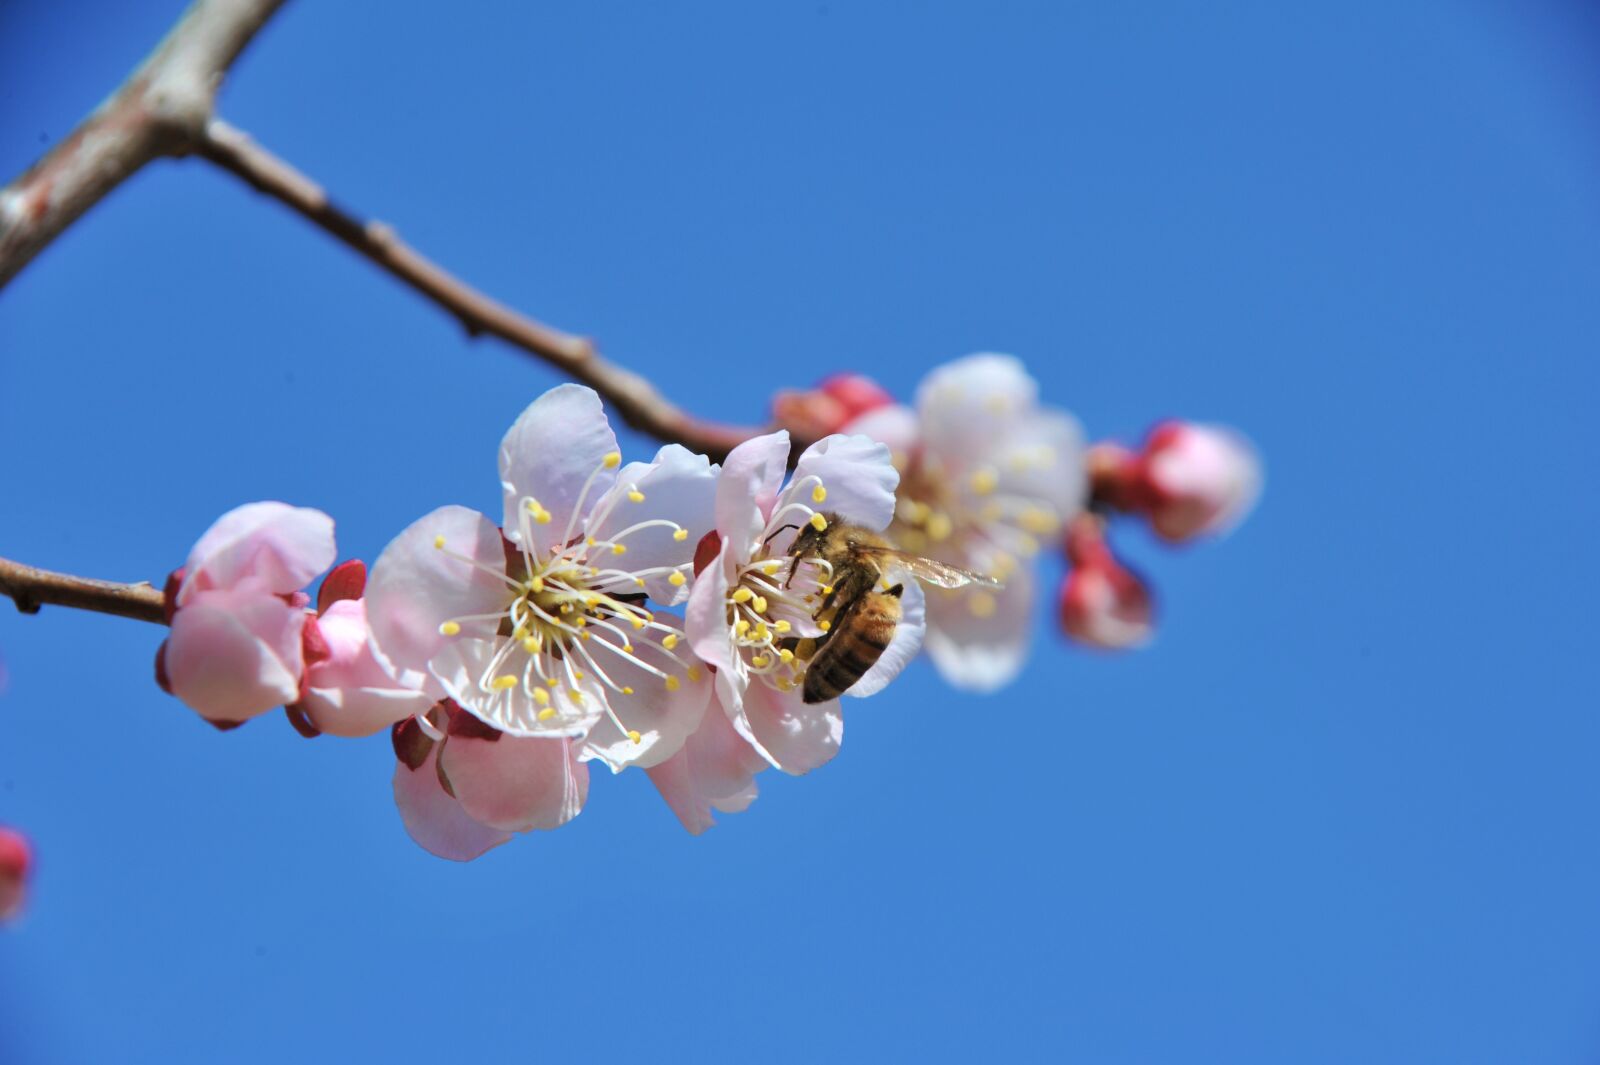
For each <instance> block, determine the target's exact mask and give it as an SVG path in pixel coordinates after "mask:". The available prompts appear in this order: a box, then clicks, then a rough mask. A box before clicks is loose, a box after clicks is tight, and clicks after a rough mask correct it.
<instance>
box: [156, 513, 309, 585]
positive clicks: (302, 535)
mask: <svg viewBox="0 0 1600 1065" xmlns="http://www.w3.org/2000/svg"><path fill="white" fill-rule="evenodd" d="M335 557H336V549H335V546H334V542H333V519H332V518H330V517H328V515H326V514H324V513H322V511H320V510H312V509H311V508H309V507H291V506H290V505H289V504H287V503H274V502H268V503H247V504H245V505H244V506H242V507H236V508H234V509H233V510H230V511H229V512H228V513H226V514H224V515H223V516H222V517H220V518H218V519H217V521H216V523H215V524H213V525H212V526H211V528H209V529H207V530H206V532H205V534H204V535H203V536H201V537H200V539H199V541H198V542H197V543H196V544H195V545H194V548H193V549H192V550H190V552H189V560H188V562H186V563H185V564H184V571H185V573H184V580H183V584H182V586H181V587H180V588H179V589H178V597H177V601H178V605H179V606H184V605H186V604H187V603H188V601H189V598H190V597H191V596H193V595H194V594H196V593H197V592H201V591H204V590H206V589H210V588H228V587H231V586H233V585H235V584H237V583H238V582H239V581H241V580H243V579H245V578H246V577H255V578H257V579H259V580H260V581H262V582H263V583H264V584H265V586H266V587H267V589H268V590H270V591H272V592H275V593H277V594H279V595H287V594H289V593H290V592H297V591H299V590H300V589H301V588H304V587H305V586H306V585H307V584H309V583H311V580H312V579H313V578H314V577H316V575H317V574H319V573H321V572H322V571H323V570H325V569H327V568H328V567H329V566H331V565H333V560H334V558H335Z"/></svg>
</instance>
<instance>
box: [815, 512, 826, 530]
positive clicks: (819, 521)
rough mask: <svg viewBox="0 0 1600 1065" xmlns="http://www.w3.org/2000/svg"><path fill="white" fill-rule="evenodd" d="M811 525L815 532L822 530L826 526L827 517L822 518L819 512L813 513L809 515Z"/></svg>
mask: <svg viewBox="0 0 1600 1065" xmlns="http://www.w3.org/2000/svg"><path fill="white" fill-rule="evenodd" d="M811 527H812V528H813V529H815V530H817V532H822V531H823V530H824V529H826V528H827V527H828V519H827V518H824V517H823V516H822V515H821V514H813V515H811Z"/></svg>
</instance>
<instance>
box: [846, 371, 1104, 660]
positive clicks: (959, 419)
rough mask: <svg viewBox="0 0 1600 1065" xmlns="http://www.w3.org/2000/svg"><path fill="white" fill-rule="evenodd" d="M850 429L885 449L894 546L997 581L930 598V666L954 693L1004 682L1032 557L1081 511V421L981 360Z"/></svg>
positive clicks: (1020, 650) (1030, 594) (1027, 620)
mask: <svg viewBox="0 0 1600 1065" xmlns="http://www.w3.org/2000/svg"><path fill="white" fill-rule="evenodd" d="M846 431H848V432H852V433H865V434H866V435H868V436H870V437H873V438H874V439H877V440H881V441H883V442H884V443H885V444H887V445H888V447H889V448H890V450H891V453H892V455H893V459H894V464H895V466H896V467H897V468H898V469H899V470H900V473H901V480H900V487H899V493H898V496H899V498H898V504H897V506H896V510H895V515H894V523H893V524H892V525H891V526H890V529H889V536H890V538H891V539H892V540H894V541H895V543H896V544H898V545H899V546H900V547H902V548H904V549H905V550H907V551H911V552H915V553H917V554H921V555H927V556H928V557H930V558H935V559H938V560H940V561H943V562H948V563H951V564H953V565H956V566H960V567H962V568H965V569H971V570H976V571H979V572H981V573H987V574H989V575H991V576H994V577H997V578H999V579H1001V580H1002V581H1003V582H1004V586H1003V587H1001V588H998V589H993V590H991V589H987V588H971V587H969V588H960V589H951V590H947V589H940V588H930V589H929V590H928V596H927V613H928V634H927V641H926V649H927V652H928V655H929V657H930V658H932V660H933V663H934V665H935V666H936V667H937V668H938V670H939V672H940V673H941V674H942V675H943V676H944V678H945V679H946V680H947V681H949V682H950V683H951V684H954V685H955V686H956V687H958V688H963V689H967V690H972V691H991V690H994V689H996V688H999V687H1001V686H1002V685H1004V684H1006V683H1008V682H1009V681H1011V680H1012V679H1013V678H1014V677H1015V676H1016V675H1017V673H1018V672H1019V671H1020V670H1021V668H1022V665H1023V663H1024V662H1025V661H1026V660H1027V656H1028V652H1029V648H1030V645H1031V641H1032V635H1033V627H1034V626H1033V600H1034V585H1035V581H1036V576H1035V573H1034V565H1033V561H1032V560H1033V556H1034V555H1035V554H1036V553H1037V552H1038V550H1039V547H1040V541H1041V539H1043V538H1053V537H1055V536H1058V535H1060V533H1061V530H1062V529H1063V528H1065V526H1066V523H1067V522H1068V521H1070V520H1071V519H1072V518H1073V516H1074V515H1076V514H1077V513H1078V512H1079V510H1080V509H1081V508H1082V506H1083V503H1084V496H1085V489H1086V485H1085V477H1084V468H1083V434H1082V431H1081V430H1080V428H1079V427H1078V423H1077V421H1076V420H1075V419H1073V418H1072V417H1071V416H1070V415H1068V414H1066V413H1065V412H1063V411H1059V410H1055V409H1052V408H1049V407H1043V406H1041V405H1040V404H1039V401H1038V385H1037V384H1035V382H1034V380H1033V378H1032V377H1030V376H1029V375H1028V373H1027V371H1026V370H1025V369H1024V368H1023V365H1022V363H1021V362H1019V361H1018V360H1017V359H1015V358H1013V357H1011V356H1009V355H994V354H979V355H969V356H967V357H965V358H961V359H957V360H955V361H954V362H950V363H947V364H945V365H943V366H941V367H938V368H936V369H934V370H933V371H932V372H930V373H929V374H928V376H927V377H926V378H924V379H923V382H922V384H921V385H920V386H919V387H918V389H917V398H916V405H915V407H914V408H913V407H905V406H887V407H880V408H877V409H875V410H873V411H871V412H869V413H868V414H866V415H864V416H863V417H861V418H858V419H857V420H856V421H854V422H852V423H850V425H849V426H848V427H847V430H846Z"/></svg>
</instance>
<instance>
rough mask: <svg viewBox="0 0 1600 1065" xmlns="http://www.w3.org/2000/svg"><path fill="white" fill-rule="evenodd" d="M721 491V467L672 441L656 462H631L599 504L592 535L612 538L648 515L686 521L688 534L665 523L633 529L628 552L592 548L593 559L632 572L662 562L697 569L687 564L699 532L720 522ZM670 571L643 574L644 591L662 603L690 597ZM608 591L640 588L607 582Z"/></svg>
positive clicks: (688, 573) (625, 543)
mask: <svg viewBox="0 0 1600 1065" xmlns="http://www.w3.org/2000/svg"><path fill="white" fill-rule="evenodd" d="M634 490H637V491H638V492H639V493H640V494H641V495H643V496H644V501H643V502H642V503H633V502H630V501H629V499H628V496H629V493H630V492H632V491H634ZM716 494H717V471H716V468H715V467H714V466H712V465H711V461H710V460H709V459H707V458H706V457H705V456H704V455H697V454H695V453H694V452H692V451H690V450H688V449H687V448H684V447H681V446H679V445H677V444H668V445H667V446H666V447H664V448H662V449H661V450H660V451H659V452H658V453H657V454H656V458H655V461H654V462H651V463H642V462H640V463H629V464H628V465H627V466H625V467H624V468H623V469H621V470H620V471H618V474H617V482H616V484H615V485H614V486H613V487H612V489H611V490H610V491H609V492H608V493H607V494H606V497H605V498H604V499H602V500H601V502H600V504H599V505H598V506H597V507H596V508H595V511H594V515H595V520H593V521H591V522H590V524H589V527H588V532H589V535H590V536H592V537H594V538H595V539H596V540H600V541H611V540H613V539H614V537H615V534H617V533H619V532H621V531H623V530H624V529H627V528H628V527H629V526H632V525H635V524H637V523H639V522H643V521H649V520H665V521H670V522H674V523H676V524H677V525H679V526H681V527H682V528H683V529H684V530H685V531H686V533H687V535H686V536H685V537H684V538H683V539H681V540H679V539H675V538H674V536H673V530H672V529H671V528H668V527H667V526H665V525H657V526H652V527H650V528H647V529H640V530H638V531H637V532H632V533H628V534H627V536H626V537H625V538H624V539H623V540H622V541H621V543H622V545H623V546H624V547H625V548H626V549H627V550H626V553H625V554H622V555H617V556H615V557H613V558H607V557H606V556H605V554H604V553H603V550H602V551H601V553H600V555H599V557H598V558H595V557H594V553H593V552H591V561H592V562H593V563H594V564H595V565H596V566H600V567H602V568H605V567H610V568H614V569H619V570H624V571H627V572H629V573H638V572H640V571H643V570H646V569H653V568H657V567H673V568H679V567H681V568H682V571H683V575H684V576H685V577H689V576H691V575H692V573H691V571H690V570H689V568H688V566H689V564H690V563H692V562H693V561H694V551H695V547H696V546H698V545H699V543H700V538H701V537H703V536H704V535H705V534H706V533H708V532H710V531H711V528H712V524H713V523H714V522H715V520H716V517H715V511H714V501H715V499H716ZM669 576H670V574H668V573H659V574H656V575H654V576H649V577H646V578H644V581H645V586H644V588H643V591H644V592H645V593H646V594H648V595H649V596H650V598H652V599H654V600H655V601H656V602H658V603H665V604H666V605H668V606H672V605H674V604H675V603H678V602H681V601H682V600H683V599H685V598H687V597H688V594H689V586H688V584H687V582H686V583H684V584H682V585H678V586H674V585H673V584H671V583H669V581H668V577H669ZM606 590H608V591H622V592H627V593H631V592H634V591H636V590H638V589H636V588H635V587H634V586H632V585H631V583H619V584H616V585H614V586H607V588H606Z"/></svg>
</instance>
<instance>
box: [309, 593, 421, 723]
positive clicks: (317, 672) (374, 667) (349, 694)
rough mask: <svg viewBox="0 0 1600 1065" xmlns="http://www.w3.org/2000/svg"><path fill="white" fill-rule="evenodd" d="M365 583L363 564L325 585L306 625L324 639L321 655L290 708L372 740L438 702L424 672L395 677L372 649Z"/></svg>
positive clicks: (312, 663) (394, 672) (312, 721)
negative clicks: (427, 690)
mask: <svg viewBox="0 0 1600 1065" xmlns="http://www.w3.org/2000/svg"><path fill="white" fill-rule="evenodd" d="M365 579H366V567H365V566H363V565H362V564H361V563H360V562H347V563H345V564H344V565H341V566H339V567H338V568H337V569H335V570H334V571H333V572H332V573H330V574H329V575H328V579H327V580H325V581H323V584H322V590H321V592H320V594H319V595H318V597H317V602H318V606H319V609H320V613H319V614H318V615H317V617H316V618H315V619H308V620H307V622H306V625H307V627H308V631H309V630H310V629H312V628H314V629H315V631H316V633H317V636H318V638H319V639H320V641H321V645H322V646H321V654H320V655H319V656H318V657H317V658H316V659H315V660H310V659H308V661H307V663H306V670H305V680H304V683H303V690H302V694H301V696H300V699H299V701H298V702H296V703H295V704H294V706H293V707H292V708H291V709H293V710H295V711H298V712H299V713H301V714H303V715H304V716H305V718H306V720H307V721H308V722H309V723H310V724H311V726H312V727H313V728H315V729H316V730H317V731H318V732H325V733H328V734H329V735H333V736H370V735H372V734H373V733H375V732H381V731H382V730H384V729H386V728H388V727H389V726H390V725H393V724H394V723H395V722H397V721H401V720H404V719H405V718H408V717H411V716H412V715H414V714H420V713H422V712H424V711H425V710H427V709H428V707H430V706H432V705H433V702H434V699H433V697H432V696H431V695H428V694H426V693H425V692H423V691H422V688H423V686H424V683H425V681H426V679H427V678H426V677H425V676H424V675H423V674H421V673H416V672H405V673H397V672H396V670H395V669H394V667H393V666H391V665H390V664H389V663H388V662H387V661H386V660H385V659H384V658H383V656H382V655H381V654H380V653H379V652H378V651H377V649H376V648H374V647H373V646H372V642H371V640H370V638H369V637H370V635H371V634H370V632H369V630H368V628H367V610H366V603H365V601H364V600H362V599H361V592H362V589H363V585H364V583H365Z"/></svg>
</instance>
